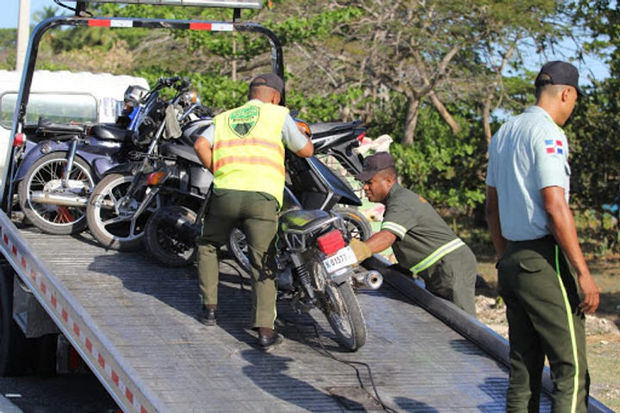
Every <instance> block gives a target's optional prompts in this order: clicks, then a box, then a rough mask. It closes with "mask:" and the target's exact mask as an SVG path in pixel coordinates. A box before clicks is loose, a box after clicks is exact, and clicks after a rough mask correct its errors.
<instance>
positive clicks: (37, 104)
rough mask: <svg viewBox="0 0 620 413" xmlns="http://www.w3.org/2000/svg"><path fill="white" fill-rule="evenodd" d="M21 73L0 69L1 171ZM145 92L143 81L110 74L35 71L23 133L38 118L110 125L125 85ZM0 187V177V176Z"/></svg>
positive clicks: (119, 105)
mask: <svg viewBox="0 0 620 413" xmlns="http://www.w3.org/2000/svg"><path fill="white" fill-rule="evenodd" d="M21 75H22V74H21V72H16V71H7V70H0V169H3V168H4V166H5V165H4V163H5V159H6V155H7V152H8V150H9V141H10V135H11V128H12V126H13V114H14V112H15V102H16V101H17V97H18V92H19V85H20V81H21ZM131 85H137V86H141V87H144V88H147V89H148V82H147V81H146V79H144V78H141V77H136V76H127V75H112V74H110V73H90V72H78V73H75V72H69V71H66V70H63V71H48V70H37V71H35V72H34V75H33V77H32V87H31V92H30V99H29V103H28V109H27V112H26V117H25V130H24V131H25V134H26V139H27V138H28V136H27V135H28V132H29V131H31V130H33V129H34V128H35V127H36V124H37V122H38V120H39V118H46V119H49V120H51V121H52V122H54V123H70V122H75V123H113V122H115V121H116V118H117V117H118V115H119V114H120V113H121V110H122V108H123V93H124V92H125V89H127V87H128V86H131ZM0 186H2V176H0Z"/></svg>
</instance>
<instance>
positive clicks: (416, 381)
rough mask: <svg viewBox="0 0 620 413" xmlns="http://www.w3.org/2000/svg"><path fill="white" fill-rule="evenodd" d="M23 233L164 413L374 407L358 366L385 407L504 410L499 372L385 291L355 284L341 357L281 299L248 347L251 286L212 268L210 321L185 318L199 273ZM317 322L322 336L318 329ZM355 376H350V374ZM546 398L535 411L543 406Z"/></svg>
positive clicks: (80, 240) (329, 336)
mask: <svg viewBox="0 0 620 413" xmlns="http://www.w3.org/2000/svg"><path fill="white" fill-rule="evenodd" d="M22 235H23V236H24V238H26V240H27V241H28V242H29V243H30V244H31V245H32V246H33V248H34V249H35V252H36V254H37V256H38V257H39V258H40V259H42V260H43V261H44V262H46V263H47V264H48V265H49V268H50V269H51V270H52V271H53V272H54V274H55V275H56V276H57V277H58V278H59V279H60V280H61V281H62V282H63V283H64V285H65V286H66V288H67V289H68V290H69V291H70V292H71V294H72V295H73V296H74V297H75V299H76V300H77V301H79V303H80V304H81V305H82V306H83V307H84V308H86V309H87V310H88V312H89V314H90V315H91V316H92V318H93V319H94V320H96V322H97V324H98V326H99V327H100V328H101V329H102V330H103V331H104V333H105V334H106V335H107V336H108V337H109V339H110V340H111V342H112V343H113V344H114V346H116V347H117V350H118V351H119V353H120V354H122V357H123V360H122V363H127V364H129V365H131V367H132V368H133V370H134V371H136V372H137V374H139V375H140V378H141V380H142V382H144V383H145V384H146V385H147V386H149V387H150V388H151V390H152V391H153V392H155V393H156V394H157V395H158V396H159V397H160V399H161V400H162V401H163V402H164V403H165V407H166V411H170V412H205V411H218V412H220V411H242V410H248V411H250V410H251V411H256V412H279V411H283V412H284V411H286V412H290V411H313V412H332V411H333V412H339V411H347V410H353V411H356V410H366V411H372V410H376V408H377V404H376V401H374V400H372V398H371V395H373V392H372V386H371V382H370V378H369V376H368V372H367V370H366V369H365V368H364V367H363V366H361V365H355V366H354V367H352V366H350V365H346V364H344V363H341V362H339V361H336V360H334V359H333V358H330V357H328V356H327V355H326V354H325V352H324V351H323V349H322V348H321V347H320V345H319V343H322V344H323V346H324V347H325V348H327V349H328V350H330V352H331V353H332V354H333V355H334V356H336V357H337V358H340V359H343V360H347V361H356V362H364V363H367V364H368V365H369V366H370V368H371V369H372V374H373V378H374V382H375V384H376V386H377V389H378V391H379V395H380V397H381V399H382V400H383V402H384V403H385V404H386V405H388V406H390V407H391V408H393V409H395V410H398V411H408V412H454V411H462V412H466V411H484V412H495V411H498V412H499V411H504V409H505V391H506V387H507V383H508V372H507V370H506V369H505V368H504V367H503V366H502V365H500V364H499V363H497V362H496V361H494V360H493V359H491V358H490V357H489V356H487V355H486V353H484V352H483V351H482V350H480V349H479V348H478V347H477V346H475V345H474V344H472V343H471V342H469V341H467V340H465V339H464V338H463V337H462V336H460V335H459V334H457V333H456V332H454V331H453V330H451V329H450V328H448V327H447V326H445V325H444V324H442V323H441V322H439V321H438V320H437V319H435V318H434V317H433V316H431V315H430V314H428V313H427V312H425V311H424V310H422V309H421V308H419V307H417V306H416V305H414V304H412V303H411V302H409V301H408V299H407V298H406V297H405V296H403V295H401V294H400V293H398V292H397V291H395V290H393V289H390V288H389V287H382V288H381V289H380V290H378V291H359V292H358V299H359V301H360V303H361V306H362V310H363V312H364V316H365V318H366V322H367V326H368V340H367V342H366V345H365V346H364V347H363V348H362V349H361V350H359V351H358V352H356V353H348V352H342V351H341V350H340V349H339V348H338V345H337V343H336V342H335V341H334V334H333V333H332V332H331V330H330V328H329V325H328V324H327V322H326V321H325V319H324V318H323V316H322V314H320V313H319V312H315V311H313V312H312V313H311V314H309V315H298V314H295V313H294V312H293V311H292V310H291V308H290V305H289V303H288V302H286V301H282V302H279V303H278V315H279V319H278V329H279V331H280V332H282V333H283V335H284V337H285V341H284V343H283V344H282V345H281V346H280V347H278V348H277V349H276V351H275V352H272V353H265V352H263V351H262V350H260V349H259V348H258V347H257V346H256V344H255V341H256V335H255V333H254V332H253V331H252V330H251V329H249V328H248V326H249V323H250V314H249V308H250V292H249V283H248V280H247V279H245V280H244V281H245V286H244V288H240V285H241V280H242V275H241V274H240V273H239V271H237V267H236V266H235V265H234V264H233V263H231V262H230V261H225V260H224V261H223V262H222V265H221V266H220V287H219V293H220V298H219V301H220V309H219V312H218V326H216V327H205V326H203V325H202V324H200V323H198V322H197V321H196V320H195V319H194V315H195V313H196V311H197V309H198V306H199V298H198V281H197V278H196V275H197V274H196V268H195V267H188V268H183V269H169V268H162V267H159V266H157V265H156V264H155V263H153V262H152V261H151V260H150V259H149V257H148V256H147V255H146V254H145V253H122V252H117V251H106V250H105V249H103V248H101V247H99V246H98V245H96V243H95V241H93V239H92V238H91V237H90V236H89V235H88V234H85V235H81V236H77V237H73V238H71V237H57V236H49V235H44V234H41V233H39V232H36V230H23V231H22ZM314 322H316V324H317V325H318V331H319V333H320V337H317V336H316V335H315V328H314V327H313V324H314ZM358 376H359V380H358ZM549 410H550V402H549V399H548V398H547V397H545V396H543V402H542V406H541V411H549Z"/></svg>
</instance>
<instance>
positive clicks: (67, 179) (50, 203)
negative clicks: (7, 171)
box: [14, 86, 147, 235]
mask: <svg viewBox="0 0 620 413" xmlns="http://www.w3.org/2000/svg"><path fill="white" fill-rule="evenodd" d="M146 92H147V90H146V89H144V88H142V87H139V86H130V87H129V88H128V89H127V91H126V92H125V101H126V102H130V103H131V104H132V105H135V106H138V108H139V104H140V100H141V98H142V96H144V94H145V93H146ZM121 117H122V116H121ZM121 117H119V119H120V118H121ZM133 133H137V130H132V129H131V128H126V127H125V128H123V127H119V126H118V125H113V124H95V125H78V124H56V123H52V122H49V121H47V120H46V119H39V122H38V125H37V128H36V131H35V133H34V135H31V137H32V138H31V139H29V140H28V141H26V144H25V145H24V147H23V149H22V151H21V152H20V153H19V154H18V157H19V158H21V162H20V164H19V166H18V168H17V171H16V174H15V178H14V182H16V183H18V191H17V192H18V195H19V204H20V207H21V210H22V212H23V213H24V215H25V216H26V218H28V219H29V220H30V222H32V223H33V224H34V225H35V226H37V227H38V228H40V229H41V230H43V231H45V232H47V233H50V234H59V235H63V234H65V235H66V234H74V233H77V232H81V231H82V230H84V229H85V228H86V215H85V210H86V204H87V202H88V197H89V195H90V193H91V191H92V189H93V187H94V185H95V184H96V183H97V182H98V181H99V180H100V179H101V177H102V176H103V174H104V173H105V171H107V170H108V169H110V168H112V167H114V166H115V165H118V164H120V163H123V162H126V161H127V154H128V153H129V152H130V151H131V150H133V149H136V148H135V146H136V145H135V142H134V141H133V140H132V139H131V138H132V134H133Z"/></svg>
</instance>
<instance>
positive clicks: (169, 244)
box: [144, 205, 198, 267]
mask: <svg viewBox="0 0 620 413" xmlns="http://www.w3.org/2000/svg"><path fill="white" fill-rule="evenodd" d="M195 223H196V213H195V212H194V211H192V210H191V209H189V208H186V207H183V206H179V205H171V206H167V207H164V208H160V209H158V210H157V211H156V212H155V213H154V214H152V215H151V216H150V218H149V220H148V221H147V223H146V228H145V230H144V244H145V246H146V250H147V252H148V253H149V254H150V255H151V256H152V257H153V258H154V259H155V260H156V261H157V262H158V263H160V264H162V265H164V266H166V267H184V266H186V265H190V264H192V263H193V262H194V261H195V260H196V252H197V249H198V248H197V247H196V243H195V242H191V243H190V242H188V239H187V236H186V237H183V236H182V235H181V231H192V230H193V228H191V227H192V226H193V225H194V224H195Z"/></svg>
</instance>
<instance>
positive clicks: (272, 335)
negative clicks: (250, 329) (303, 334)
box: [258, 327, 283, 351]
mask: <svg viewBox="0 0 620 413" xmlns="http://www.w3.org/2000/svg"><path fill="white" fill-rule="evenodd" d="M282 341H283V337H282V334H278V333H276V332H275V331H273V329H271V328H263V327H261V328H259V329H258V345H259V346H261V347H262V348H263V349H264V350H265V351H271V350H273V349H274V348H276V347H277V346H278V345H279V344H281V343H282Z"/></svg>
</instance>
